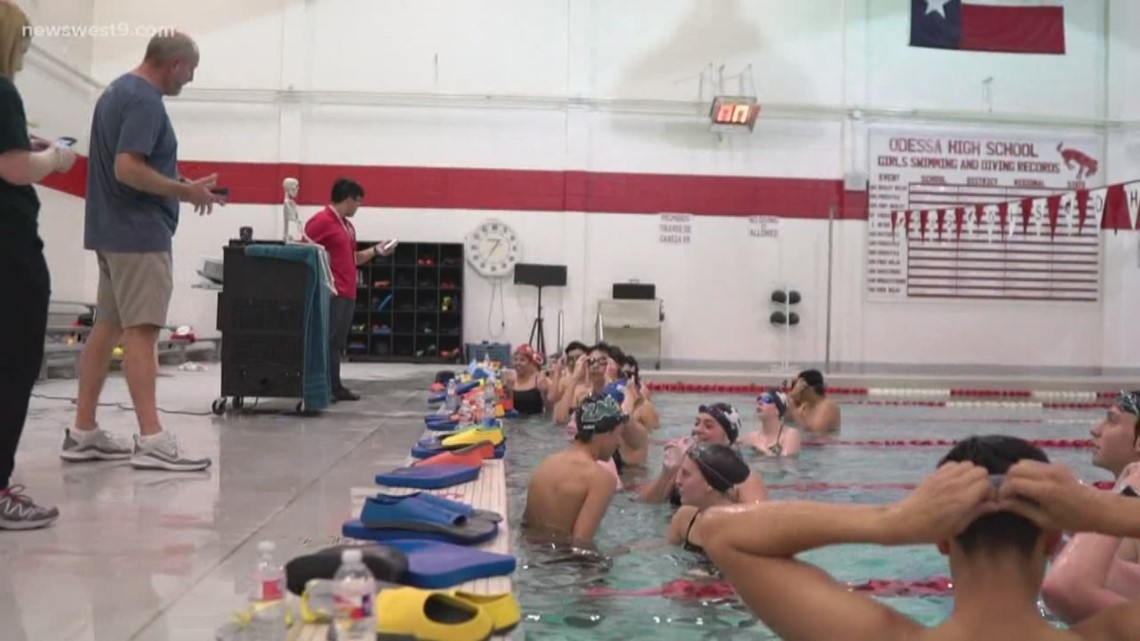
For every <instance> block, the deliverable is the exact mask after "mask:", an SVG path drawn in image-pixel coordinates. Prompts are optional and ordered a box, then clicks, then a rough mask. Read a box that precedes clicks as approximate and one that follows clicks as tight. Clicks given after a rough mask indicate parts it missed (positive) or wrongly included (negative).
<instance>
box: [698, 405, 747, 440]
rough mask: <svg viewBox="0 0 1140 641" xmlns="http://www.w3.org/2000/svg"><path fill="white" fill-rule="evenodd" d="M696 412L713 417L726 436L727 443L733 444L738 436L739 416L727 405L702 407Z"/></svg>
mask: <svg viewBox="0 0 1140 641" xmlns="http://www.w3.org/2000/svg"><path fill="white" fill-rule="evenodd" d="M697 412H699V413H701V414H708V415H709V416H711V417H713V419H715V420H716V422H717V423H719V424H720V426H721V427H722V428H723V429H724V433H725V434H727V435H728V442H729V443H735V442H736V438H737V437H738V436H740V414H739V413H738V412H737V411H736V408H734V407H733V406H731V405H729V404H728V403H713V404H712V405H702V406H700V407H698V408H697Z"/></svg>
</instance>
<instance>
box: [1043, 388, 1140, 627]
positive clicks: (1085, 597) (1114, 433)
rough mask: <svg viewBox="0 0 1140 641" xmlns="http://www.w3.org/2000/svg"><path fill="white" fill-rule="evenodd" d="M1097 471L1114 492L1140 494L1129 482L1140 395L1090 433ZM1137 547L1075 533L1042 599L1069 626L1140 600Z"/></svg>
mask: <svg viewBox="0 0 1140 641" xmlns="http://www.w3.org/2000/svg"><path fill="white" fill-rule="evenodd" d="M1092 437H1093V453H1092V462H1093V465H1095V466H1097V467H1099V468H1101V469H1104V470H1107V471H1108V472H1111V473H1112V476H1113V478H1114V479H1115V481H1116V485H1115V488H1114V490H1115V491H1117V492H1121V491H1127V490H1126V488H1128V487H1133V488H1134V491H1137V490H1140V483H1138V482H1137V481H1136V480H1135V479H1133V480H1131V481H1130V480H1129V479H1128V478H1127V477H1128V476H1130V474H1133V473H1134V472H1133V471H1134V470H1136V469H1137V468H1138V467H1140V392H1121V393H1120V394H1119V395H1118V396H1117V397H1116V402H1115V403H1113V405H1112V407H1110V408H1109V409H1108V411H1107V412H1105V417H1104V419H1103V420H1102V421H1100V422H1099V423H1098V424H1097V425H1096V427H1094V428H1093V429H1092ZM1137 556H1138V554H1137V541H1136V540H1135V539H1123V540H1121V539H1114V538H1110V537H1104V536H1100V535H1098V534H1094V533H1090V532H1080V533H1077V534H1076V535H1075V536H1074V537H1073V538H1072V540H1071V541H1069V542H1068V543H1067V544H1066V545H1065V547H1064V549H1062V550H1061V552H1060V554H1058V555H1057V558H1056V559H1054V560H1053V564H1052V567H1051V568H1050V569H1049V573H1048V574H1046V575H1045V583H1044V585H1043V586H1042V587H1041V596H1042V597H1043V598H1044V601H1045V605H1046V606H1048V608H1049V610H1050V611H1051V612H1052V613H1053V614H1055V615H1057V618H1059V619H1061V620H1062V621H1064V622H1065V623H1067V624H1069V625H1073V624H1076V623H1079V622H1081V621H1083V620H1085V619H1086V618H1088V617H1089V616H1090V615H1092V614H1095V613H1096V612H1099V611H1100V610H1103V609H1104V608H1107V607H1109V606H1111V605H1113V604H1116V603H1122V602H1124V601H1127V600H1128V599H1134V598H1136V597H1140V564H1138V563H1137V560H1138V559H1137Z"/></svg>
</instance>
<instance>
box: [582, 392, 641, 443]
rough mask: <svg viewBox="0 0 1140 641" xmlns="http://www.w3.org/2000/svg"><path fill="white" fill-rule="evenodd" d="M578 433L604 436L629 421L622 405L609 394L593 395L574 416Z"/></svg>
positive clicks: (583, 402)
mask: <svg viewBox="0 0 1140 641" xmlns="http://www.w3.org/2000/svg"><path fill="white" fill-rule="evenodd" d="M574 418H575V422H576V423H577V424H578V432H579V433H581V432H589V433H593V434H603V433H605V432H610V431H612V430H613V429H614V428H616V427H617V426H618V425H621V424H622V423H625V422H626V421H628V420H629V416H627V415H626V414H625V413H623V412H622V411H621V405H619V404H618V402H617V401H615V400H614V398H613V397H612V396H609V395H607V394H593V395H591V396H589V397H588V398H586V400H584V401H582V404H581V405H579V406H578V411H577V412H576V413H575V414H574Z"/></svg>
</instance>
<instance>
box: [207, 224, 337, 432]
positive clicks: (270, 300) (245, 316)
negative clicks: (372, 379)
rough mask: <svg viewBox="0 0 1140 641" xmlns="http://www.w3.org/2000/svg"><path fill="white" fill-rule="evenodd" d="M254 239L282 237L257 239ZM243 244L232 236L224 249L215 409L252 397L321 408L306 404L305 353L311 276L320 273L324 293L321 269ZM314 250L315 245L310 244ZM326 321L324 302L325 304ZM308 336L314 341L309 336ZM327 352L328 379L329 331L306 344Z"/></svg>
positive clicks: (219, 411)
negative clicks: (255, 251) (252, 252)
mask: <svg viewBox="0 0 1140 641" xmlns="http://www.w3.org/2000/svg"><path fill="white" fill-rule="evenodd" d="M252 244H256V245H278V246H282V245H284V243H280V242H276V243H273V242H269V243H261V242H255V243H252ZM246 247H247V245H246V244H245V243H242V242H240V241H231V242H230V244H229V246H227V247H225V248H223V249H224V266H223V284H222V291H221V293H219V294H218V317H217V326H218V330H219V331H221V332H222V354H221V366H222V381H221V387H222V389H221V394H222V395H221V397H220V398H218V399H217V400H215V401H214V404H213V407H212V409H213V412H214V413H215V414H218V415H221V414H224V413H225V412H226V409H227V406H228V405H231V404H230V399H232V407H233V408H234V409H236V410H242V409H244V408H245V407H246V401H247V400H248V399H250V398H259V399H260V398H289V399H292V398H296V399H299V400H298V403H297V406H296V410H297V412H298V413H302V414H303V413H310V412H311V411H313V410H316V409H321V408H310V407H306V403H305V391H306V390H305V354H306V346H307V342H306V337H307V336H309V335H310V333H309V328H308V326H307V323H306V319H307V318H310V317H309V315H308V310H307V305H309V304H310V303H309V299H310V297H311V292H312V290H311V289H310V285H311V284H312V283H311V281H310V279H312V278H314V276H315V277H316V278H317V279H318V282H317V283H316V287H317V288H318V290H319V294H320V295H321V296H324V297H326V299H327V297H328V295H329V293H328V291H327V289H326V285H325V283H324V281H323V280H321V278H320V273H317V274H315V275H314V274H313V269H312V267H311V266H310V265H307V264H306V263H303V262H297V261H295V260H282V259H280V258H275V257H274V258H270V257H264V256H250V255H248V254H247V253H246ZM306 249H311V250H312V251H314V252H316V251H318V250H317V248H315V247H308V248H306ZM323 311H324V319H325V320H324V323H323V326H324V327H327V326H328V308H327V306H326V307H324V308H323ZM309 342H315V341H312V340H310V341H309ZM309 347H311V348H312V349H316V350H323V351H324V353H325V360H324V361H323V362H324V363H325V370H326V374H325V376H326V378H325V380H326V381H327V369H328V367H327V363H328V357H327V352H328V339H327V332H326V333H325V337H324V339H323V341H322V342H320V344H316V345H309Z"/></svg>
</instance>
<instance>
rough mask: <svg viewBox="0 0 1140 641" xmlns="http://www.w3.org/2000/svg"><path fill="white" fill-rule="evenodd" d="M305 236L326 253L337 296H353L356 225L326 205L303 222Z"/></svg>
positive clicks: (354, 291)
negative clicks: (321, 247)
mask: <svg viewBox="0 0 1140 641" xmlns="http://www.w3.org/2000/svg"><path fill="white" fill-rule="evenodd" d="M305 235H306V236H308V237H309V238H310V239H311V240H312V241H313V242H315V243H317V244H319V245H321V246H323V247H324V248H325V251H327V252H328V253H329V264H330V265H331V266H332V273H333V282H334V283H335V284H336V293H337V296H343V297H344V298H351V299H354V300H355V299H356V228H355V227H353V226H352V222H351V221H349V220H348V219H347V218H341V217H340V215H339V214H337V213H336V212H335V211H333V209H332V207H325V208H324V209H322V210H321V211H319V212H317V213H316V214H315V215H314V216H313V217H312V218H310V219H309V222H308V223H305Z"/></svg>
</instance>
